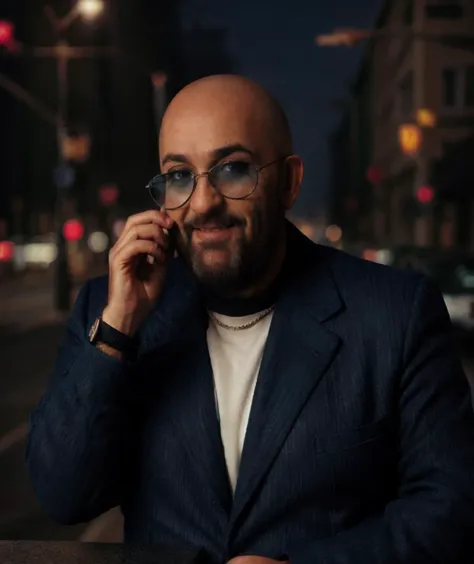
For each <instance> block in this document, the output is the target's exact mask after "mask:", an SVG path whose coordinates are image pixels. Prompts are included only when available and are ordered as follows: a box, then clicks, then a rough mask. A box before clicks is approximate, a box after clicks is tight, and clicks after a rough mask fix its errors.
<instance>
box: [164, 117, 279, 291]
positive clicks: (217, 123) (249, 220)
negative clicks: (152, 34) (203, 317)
mask: <svg viewBox="0 0 474 564" xmlns="http://www.w3.org/2000/svg"><path fill="white" fill-rule="evenodd" d="M229 113H230V115H229ZM232 114H233V115H232ZM255 129H258V125H257V127H256V128H255V120H252V119H248V120H245V119H243V120H239V119H238V118H237V116H236V114H235V113H233V112H232V111H231V112H229V111H228V110H227V111H226V109H225V108H224V109H223V110H221V111H212V112H207V115H206V112H202V113H195V112H183V115H182V116H179V117H178V118H176V119H174V120H173V126H172V127H169V128H166V127H165V128H164V132H163V135H162V139H161V158H162V172H163V173H169V172H174V171H178V172H177V178H182V176H183V174H184V175H187V174H189V173H193V174H203V173H207V172H208V171H209V170H211V169H212V168H213V167H216V166H217V167H220V170H222V171H223V174H224V176H225V175H227V176H229V175H230V177H231V178H234V177H235V176H236V175H237V177H238V175H239V174H240V172H239V171H242V170H244V171H246V170H249V171H250V170H252V171H253V170H254V169H255V168H259V167H261V166H265V165H267V164H269V163H273V161H276V162H274V163H273V164H270V165H269V166H267V167H265V168H264V169H262V170H261V171H260V172H259V173H258V182H257V183H256V187H255V190H254V191H253V192H252V193H251V194H249V195H248V197H246V198H244V199H229V198H226V197H224V196H223V195H222V194H220V193H219V192H218V190H216V188H215V187H213V186H212V185H211V182H210V179H209V177H208V176H206V175H204V176H201V177H199V178H198V179H196V182H197V184H196V188H195V190H194V193H193V194H192V197H191V198H190V199H189V200H188V201H187V202H186V203H185V204H184V205H183V206H182V207H180V208H178V209H175V210H168V214H169V215H170V217H171V218H172V219H173V220H174V221H175V222H176V225H177V233H176V242H177V247H178V251H179V252H180V254H181V255H182V256H183V257H184V258H185V259H186V261H187V262H188V263H189V264H190V265H191V267H192V269H193V271H194V273H195V275H196V276H197V278H198V279H199V280H200V281H201V283H202V284H204V285H206V286H208V287H210V288H212V289H213V290H215V291H217V292H219V293H222V294H226V295H232V294H235V293H239V292H241V291H242V290H244V289H246V288H248V286H250V285H252V284H255V283H258V280H259V279H260V278H261V277H262V276H264V274H265V271H266V269H267V268H268V267H269V264H271V262H272V260H274V253H275V251H276V249H277V248H278V244H279V242H280V241H281V238H282V236H283V230H284V215H285V210H284V207H283V203H282V198H281V191H282V189H283V186H284V182H285V174H284V171H285V163H284V160H283V159H279V157H282V156H283V155H277V154H275V152H273V151H272V149H271V147H265V143H264V142H259V138H260V139H261V138H262V134H261V131H260V132H258V131H256V130H255ZM278 159H279V160H278ZM222 165H224V166H222ZM214 170H216V169H214ZM214 178H215V175H212V174H211V180H212V179H214ZM255 180H256V181H257V175H256V176H255Z"/></svg>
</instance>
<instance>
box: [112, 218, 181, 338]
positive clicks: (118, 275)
mask: <svg viewBox="0 0 474 564" xmlns="http://www.w3.org/2000/svg"><path fill="white" fill-rule="evenodd" d="M173 225H174V222H173V220H171V219H170V218H169V217H168V216H167V215H166V213H165V212H164V211H160V210H149V211H146V212H143V213H139V214H136V215H132V216H131V217H129V218H128V220H127V222H126V224H125V227H124V229H123V232H122V234H121V236H120V237H119V239H118V240H117V242H116V243H115V245H114V246H113V248H112V249H111V251H110V255H109V297H108V304H107V307H106V308H105V310H104V312H103V316H102V317H103V319H104V321H105V322H106V323H108V324H109V325H111V326H112V327H115V328H116V329H117V330H119V331H121V332H122V333H126V334H128V335H133V334H134V333H135V332H136V331H137V329H138V328H139V326H140V325H141V323H142V322H143V320H144V319H145V318H146V316H147V315H148V314H149V312H150V311H151V310H152V309H153V307H154V306H155V304H156V302H157V301H158V299H159V297H160V295H161V292H162V290H163V286H164V282H165V279H166V274H167V270H168V263H169V258H170V256H172V254H173V249H172V248H171V244H170V230H171V229H172V227H173ZM151 258H152V259H153V260H151Z"/></svg>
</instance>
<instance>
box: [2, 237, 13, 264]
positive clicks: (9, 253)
mask: <svg viewBox="0 0 474 564" xmlns="http://www.w3.org/2000/svg"><path fill="white" fill-rule="evenodd" d="M14 254H15V245H14V244H13V243H12V242H11V241H0V262H10V261H11V260H12V259H13V256H14Z"/></svg>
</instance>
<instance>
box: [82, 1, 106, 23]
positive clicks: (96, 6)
mask: <svg viewBox="0 0 474 564" xmlns="http://www.w3.org/2000/svg"><path fill="white" fill-rule="evenodd" d="M103 11H104V3H103V2H102V0H79V1H78V3H77V13H78V14H79V15H80V16H82V17H83V18H84V19H85V20H88V21H91V20H92V21H93V20H95V19H96V18H98V17H99V16H100V15H101V14H102V12H103Z"/></svg>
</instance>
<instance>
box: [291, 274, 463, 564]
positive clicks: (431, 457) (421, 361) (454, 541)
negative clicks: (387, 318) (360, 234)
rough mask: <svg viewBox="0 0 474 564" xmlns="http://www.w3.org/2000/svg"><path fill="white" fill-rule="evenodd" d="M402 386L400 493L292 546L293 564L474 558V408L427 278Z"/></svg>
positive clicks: (420, 563)
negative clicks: (341, 526) (350, 522)
mask: <svg viewBox="0 0 474 564" xmlns="http://www.w3.org/2000/svg"><path fill="white" fill-rule="evenodd" d="M403 366H404V370H403V373H402V375H401V377H400V381H399V382H398V384H397V385H398V388H399V396H398V397H399V405H398V414H399V453H400V454H399V458H398V476H399V487H398V495H397V498H396V499H395V500H393V501H392V502H390V503H389V504H388V505H387V506H386V507H385V510H384V512H383V514H380V515H374V516H373V517H372V518H371V519H370V520H367V521H366V522H362V523H360V524H358V525H357V526H355V527H354V528H353V529H350V530H347V531H344V532H342V533H340V534H338V535H336V536H334V537H331V538H327V539H322V540H318V541H316V542H314V543H312V544H310V545H308V546H304V547H297V548H296V549H295V550H294V551H291V552H290V554H289V556H290V562H291V564H359V563H360V564H392V563H393V564H446V563H447V562H452V563H454V562H456V564H462V563H464V562H474V538H473V532H474V416H473V411H472V407H471V398H470V393H469V386H468V383H467V379H466V377H465V375H464V373H463V369H462V366H461V362H460V360H459V358H458V355H457V353H456V350H455V345H454V341H453V339H452V331H451V323H450V320H449V316H448V312H447V310H446V307H445V305H444V301H443V298H442V296H441V293H440V292H439V290H438V289H437V288H436V286H435V285H434V283H432V282H430V281H428V280H427V279H425V278H423V279H422V280H421V282H420V283H419V286H418V289H417V292H416V298H415V301H414V303H413V309H412V313H411V319H410V321H409V324H408V327H407V334H406V342H405V351H404V363H403Z"/></svg>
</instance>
